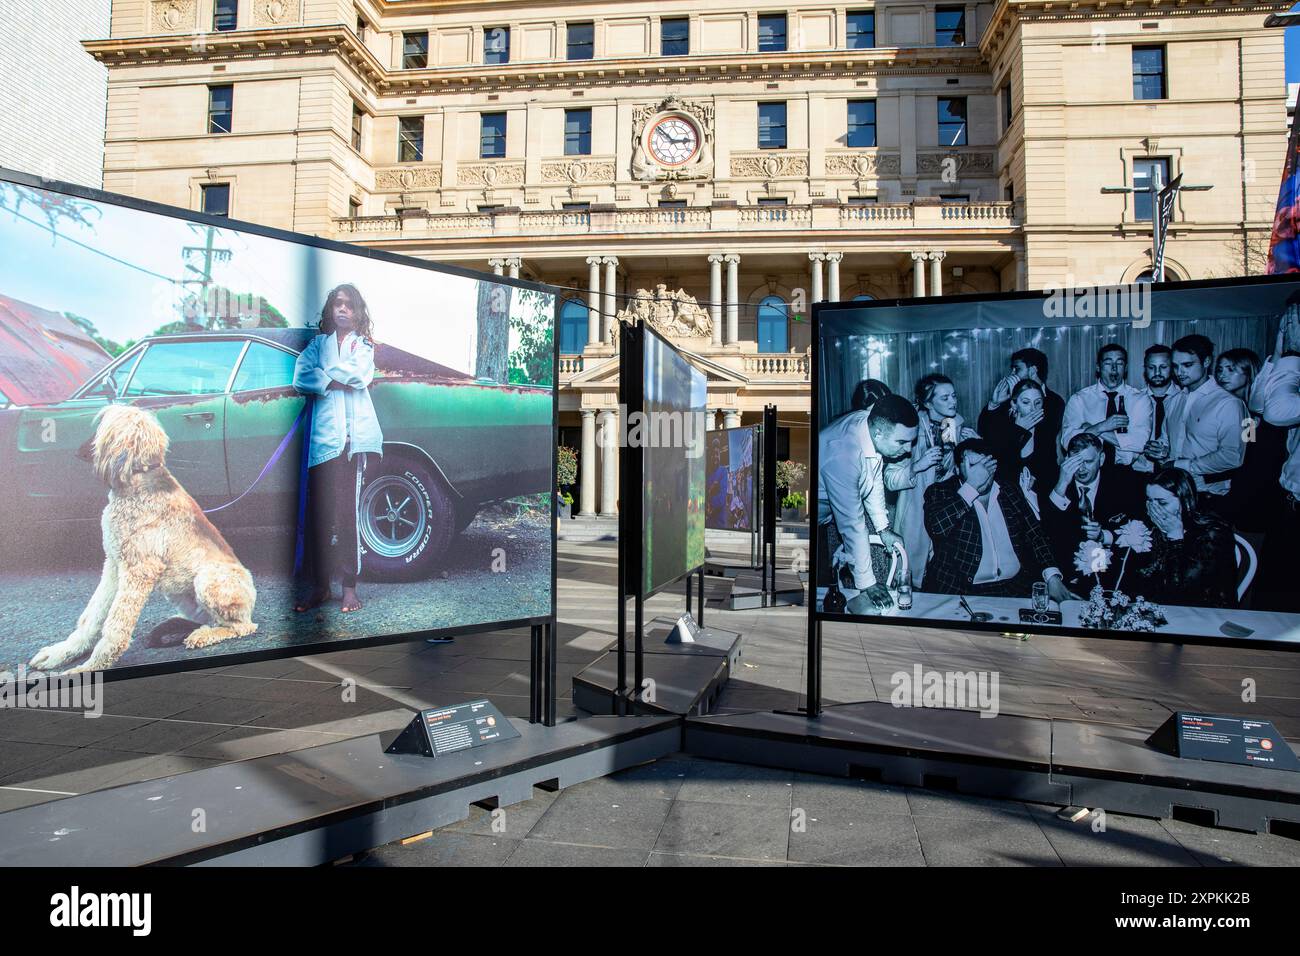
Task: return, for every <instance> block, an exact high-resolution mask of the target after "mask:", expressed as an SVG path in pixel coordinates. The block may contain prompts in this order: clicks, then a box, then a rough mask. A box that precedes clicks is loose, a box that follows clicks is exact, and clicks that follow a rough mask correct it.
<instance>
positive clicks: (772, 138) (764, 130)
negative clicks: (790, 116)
mask: <svg viewBox="0 0 1300 956" xmlns="http://www.w3.org/2000/svg"><path fill="white" fill-rule="evenodd" d="M758 146H759V149H784V148H785V104H784V103H759V104H758Z"/></svg>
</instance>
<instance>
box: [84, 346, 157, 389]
mask: <svg viewBox="0 0 1300 956" xmlns="http://www.w3.org/2000/svg"><path fill="white" fill-rule="evenodd" d="M143 354H144V350H143V349H136V350H135V353H134V354H132V355H128V356H127V358H126V360H125V361H123V362H119V363H118V364H117V365H115V366H113V367H112V368H110V369H109V370H108V371H106V372H104V373H103V374H102V375H100V376H99V378H97V379H94V380H93V381H92V382H91V383H90V384H89V385H87V386H86V387H85V388H83V389H82V390H81V394H80V396H79V397H80V398H93V397H100V396H103V397H107V398H117V397H118V396H119V395H121V394H122V386H123V385H124V384H126V381H127V379H129V378H130V377H131V371H132V370H133V369H134V368H135V365H136V363H137V362H139V361H140V356H141V355H143Z"/></svg>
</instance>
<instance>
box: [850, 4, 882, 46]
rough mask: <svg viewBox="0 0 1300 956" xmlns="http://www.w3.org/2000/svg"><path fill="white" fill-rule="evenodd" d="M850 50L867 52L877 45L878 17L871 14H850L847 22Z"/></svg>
mask: <svg viewBox="0 0 1300 956" xmlns="http://www.w3.org/2000/svg"><path fill="white" fill-rule="evenodd" d="M846 39H847V41H848V48H849V49H850V50H866V49H869V48H871V47H873V46H875V45H876V15H875V14H874V13H869V12H865V11H864V12H861V13H850V14H849V15H848V21H847V37H846Z"/></svg>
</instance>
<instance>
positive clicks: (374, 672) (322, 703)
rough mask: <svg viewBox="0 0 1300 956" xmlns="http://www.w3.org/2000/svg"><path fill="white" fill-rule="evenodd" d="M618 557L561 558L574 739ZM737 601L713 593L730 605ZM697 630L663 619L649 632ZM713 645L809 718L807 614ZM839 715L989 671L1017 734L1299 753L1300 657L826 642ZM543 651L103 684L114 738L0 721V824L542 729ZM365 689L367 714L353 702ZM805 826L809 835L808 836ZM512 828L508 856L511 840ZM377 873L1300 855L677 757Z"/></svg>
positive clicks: (1040, 644)
mask: <svg viewBox="0 0 1300 956" xmlns="http://www.w3.org/2000/svg"><path fill="white" fill-rule="evenodd" d="M614 573H615V548H614V544H613V542H609V541H599V542H592V543H572V542H561V548H560V560H559V581H560V592H559V608H560V619H561V622H562V623H561V628H560V635H559V638H560V640H559V643H560V655H559V666H558V668H557V671H558V679H559V681H560V690H561V693H562V694H564V695H565V696H564V698H563V699H562V700H561V701H560V717H561V719H563V718H565V717H568V716H572V715H573V714H574V713H575V711H574V709H573V707H572V703H571V702H570V700H569V699H568V691H569V679H570V678H571V677H572V675H573V674H574V673H576V672H577V671H578V670H580V669H581V668H582V667H584V666H585V665H586V664H587V663H589V662H590V661H591V660H593V659H594V658H595V657H597V656H598V655H599V653H600V652H601V651H602V650H603V649H604V648H605V647H606V646H607V645H608V644H609V643H610V642H611V640H612V639H613V620H614V612H615V601H614V591H613V587H614ZM724 588H725V586H724V585H720V584H719V583H718V582H710V592H711V593H714V594H717V595H720V594H721V593H722V590H723V589H724ZM681 606H682V595H681V593H680V591H678V592H677V593H675V594H674V593H666V594H662V595H659V596H657V597H656V598H654V599H652V600H651V601H650V602H649V604H648V606H647V617H648V618H649V617H653V616H655V615H656V614H668V613H673V612H675V611H677V610H678V609H679V608H680V607H681ZM706 619H707V621H708V622H709V623H716V624H718V625H720V626H723V627H726V628H729V629H732V630H737V631H741V632H743V633H744V634H745V645H744V655H743V657H742V659H741V663H740V665H739V667H738V668H737V673H736V675H735V676H734V677H733V679H732V680H731V682H730V683H729V684H728V685H727V687H726V689H725V690H724V692H723V695H722V697H721V700H720V707H719V709H720V710H723V711H745V710H755V709H763V710H768V709H773V708H794V707H797V706H799V705H800V703H801V702H802V688H803V686H804V680H805V674H804V630H805V621H806V609H804V608H801V607H790V608H771V609H767V610H760V611H746V612H727V611H722V610H720V609H719V608H718V607H717V606H716V604H715V603H711V605H710V606H709V608H708V609H707V611H706ZM825 640H826V647H825V651H824V661H825V671H824V675H825V679H824V684H825V695H826V701H825V702H826V703H833V702H848V701H855V700H887V699H888V698H889V694H890V689H891V686H890V676H891V675H892V674H893V673H895V672H897V671H900V670H910V669H911V668H912V667H913V666H914V665H916V664H918V663H919V664H921V665H922V666H923V667H925V668H926V669H936V670H955V669H962V670H970V669H976V670H995V671H997V672H998V673H999V674H1000V696H1001V709H1002V712H1003V713H1014V714H1024V715H1029V716H1052V717H1064V718H1070V719H1076V720H1077V719H1086V720H1092V721H1097V722H1101V723H1114V724H1119V725H1123V726H1129V727H1138V728H1142V729H1144V730H1154V729H1155V728H1156V727H1157V726H1158V725H1159V724H1160V723H1161V722H1162V721H1163V720H1164V719H1165V717H1167V716H1168V714H1169V713H1171V712H1172V711H1173V710H1174V709H1175V708H1178V707H1190V708H1195V709H1203V710H1215V709H1217V710H1222V711H1225V712H1229V713H1233V712H1237V713H1240V712H1242V711H1243V707H1244V706H1246V705H1243V703H1242V701H1241V696H1240V694H1241V682H1242V680H1243V679H1245V678H1251V679H1253V680H1254V681H1255V684H1256V687H1257V689H1258V699H1257V701H1256V702H1255V703H1253V704H1251V705H1249V706H1250V708H1251V710H1250V712H1251V713H1257V714H1260V715H1262V716H1265V717H1267V718H1268V719H1271V720H1273V721H1274V722H1275V723H1276V724H1277V726H1278V728H1279V729H1280V730H1281V731H1282V732H1283V733H1285V734H1287V735H1288V736H1290V737H1292V738H1293V739H1294V738H1297V737H1300V668H1297V666H1296V664H1295V658H1294V657H1293V656H1292V655H1287V654H1284V653H1276V652H1266V651H1242V650H1233V649H1224V648H1200V647H1182V648H1179V647H1175V646H1172V645H1149V644H1144V643H1141V642H1131V641H1107V640H1104V639H1080V638H1068V637H1032V638H1030V639H1028V640H1025V641H1021V640H1018V639H1010V638H1006V637H1002V636H999V635H996V634H968V633H962V632H956V631H944V630H931V629H924V628H914V627H904V628H890V629H884V628H877V627H870V626H865V625H837V626H833V627H832V626H828V627H827V628H826V630H825ZM527 658H528V635H527V633H526V632H501V633H494V634H487V635H480V636H477V637H467V638H460V639H457V640H456V641H454V642H453V643H450V644H437V645H434V644H428V643H426V642H424V641H417V642H414V643H410V644H395V645H390V646H386V647H379V648H374V649H368V650H357V651H344V652H338V653H332V654H324V655H319V656H316V657H308V658H297V659H288V660H283V661H272V662H266V663H261V664H246V665H239V666H234V667H226V668H220V669H216V670H212V671H198V672H193V673H189V674H175V675H167V676H159V677H148V678H139V679H134V680H126V681H119V682H114V683H109V684H107V685H106V687H105V707H104V710H105V716H103V717H101V718H99V719H96V720H86V719H84V718H82V717H81V716H79V715H76V714H69V713H61V712H57V711H25V710H3V711H0V810H8V809H13V808H16V807H20V806H25V805H28V804H32V803H37V802H42V801H46V800H52V799H59V798H61V797H64V796H69V795H74V794H78V793H85V792H88V791H91V790H96V789H100V788H104V787H109V786H117V785H121V784H125V783H130V782H133V781H137V780H145V779H151V778H155V777H161V776H166V775H169V774H174V773H179V772H183V771H187V770H193V769H199V768H202V767H207V766H212V765H214V764H217V763H221V762H225V761H230V760H240V759H246V758H249V757H256V756H262V755H265V754H271V753H277V752H282V751H286V750H293V749H298V748H302V747H309V746H313V745H315V744H320V743H326V742H331V741H335V740H341V739H345V738H348V737H354V736H358V735H361V734H368V733H374V732H377V731H386V730H393V729H397V728H400V727H401V726H403V725H404V724H405V723H406V722H407V721H408V720H409V718H410V713H411V711H412V710H413V709H416V708H419V707H429V706H438V705H445V704H447V703H449V702H454V701H458V700H464V699H467V698H472V697H477V696H487V697H490V698H491V699H492V700H493V701H494V702H496V703H497V705H498V706H499V707H501V709H502V710H503V711H504V712H506V713H507V714H509V715H511V716H513V717H518V718H525V719H526V714H527V703H528V701H527V680H528V663H527ZM347 679H352V680H355V681H356V682H357V686H356V691H355V698H356V699H355V701H353V702H349V701H345V700H344V699H343V692H342V687H341V684H342V682H343V681H344V680H347ZM794 810H802V811H803V819H804V820H805V825H804V828H803V829H802V830H799V829H798V828H795V827H792V826H791V819H792V811H794ZM502 824H504V827H505V829H504V832H501V831H500V827H501V826H502ZM492 825H493V818H492V817H491V816H490V815H489V814H488V813H487V812H486V811H484V810H481V809H478V808H473V809H472V811H471V816H470V818H469V819H468V820H467V821H465V822H464V823H462V824H459V825H457V826H454V827H449V828H446V829H444V830H441V831H438V832H437V833H435V834H433V835H432V836H431V837H428V838H425V839H422V840H419V841H416V842H414V843H410V844H408V845H406V846H390V847H384V848H381V849H378V850H376V851H374V852H372V853H371V854H369V855H368V856H366V857H364V858H363V859H361V860H358V861H356V862H358V863H361V864H364V865H394V866H395V865H428V864H432V863H439V864H446V863H466V864H473V863H479V864H495V863H501V862H509V863H511V864H528V863H534V862H537V863H547V864H552V865H553V864H562V863H579V864H588V863H590V864H604V863H620V864H627V865H642V864H650V865H661V864H672V863H690V864H694V863H730V862H744V863H772V864H784V863H787V862H789V863H813V864H837V865H838V864H891V863H894V864H906V865H922V864H930V865H947V864H963V865H965V864H969V865H991V864H1016V863H1026V864H1051V865H1057V864H1061V863H1064V864H1067V865H1077V864H1089V863H1113V864H1137V863H1141V864H1148V863H1149V864H1175V865H1178V864H1183V865H1196V864H1210V865H1214V864H1217V863H1223V864H1248V865H1267V864H1290V865H1294V864H1296V863H1300V841H1294V840H1290V839H1288V838H1286V837H1281V836H1267V835H1264V836H1257V835H1252V834H1241V833H1233V832H1230V831H1225V830H1217V829H1208V828H1204V827H1199V826H1195V825H1193V824H1188V823H1182V822H1174V821H1165V822H1157V821H1152V820H1144V819H1138V818H1131V817H1120V816H1117V815H1114V814H1111V815H1110V816H1109V818H1108V820H1107V828H1106V832H1105V833H1104V834H1099V833H1094V832H1093V831H1092V828H1091V827H1090V826H1089V825H1088V824H1087V823H1080V824H1070V823H1066V822H1064V821H1062V820H1059V819H1057V818H1056V816H1055V808H1048V807H1039V806H1031V805H1027V804H1023V803H1016V802H1009V801H992V800H983V799H979V798H973V797H966V796H958V795H953V794H946V793H938V792H932V791H923V790H913V789H907V788H897V787H890V786H884V785H880V784H873V783H865V782H860V781H847V780H839V779H832V778H820V777H813V776H809V775H805V774H796V773H790V772H785V771H776V770H767V769H762V768H754V767H745V766H739V765H732V764H724V763H716V762H712V761H706V760H697V759H692V758H688V757H678V758H671V759H666V760H661V761H658V762H657V763H655V764H652V765H648V766H644V767H639V768H634V769H632V770H628V771H625V772H623V773H621V774H618V775H615V776H614V777H611V778H606V779H604V780H598V781H592V782H590V783H586V784H581V785H579V786H576V787H572V788H569V789H568V790H565V791H563V792H561V793H559V794H542V793H541V792H540V791H539V792H538V793H537V795H536V796H535V798H534V799H533V800H531V801H529V802H527V803H525V804H521V805H517V806H513V807H509V808H506V809H505V812H504V816H501V815H498V817H497V827H498V829H497V831H494V830H493V828H492Z"/></svg>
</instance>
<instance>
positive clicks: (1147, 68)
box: [1133, 46, 1166, 100]
mask: <svg viewBox="0 0 1300 956" xmlns="http://www.w3.org/2000/svg"><path fill="white" fill-rule="evenodd" d="M1165 96H1166V93H1165V48H1164V47H1162V46H1135V47H1134V48H1133V99H1135V100H1163V99H1164V98H1165Z"/></svg>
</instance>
